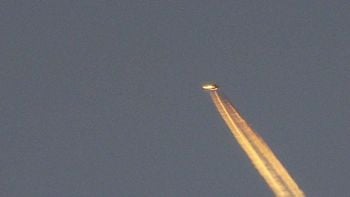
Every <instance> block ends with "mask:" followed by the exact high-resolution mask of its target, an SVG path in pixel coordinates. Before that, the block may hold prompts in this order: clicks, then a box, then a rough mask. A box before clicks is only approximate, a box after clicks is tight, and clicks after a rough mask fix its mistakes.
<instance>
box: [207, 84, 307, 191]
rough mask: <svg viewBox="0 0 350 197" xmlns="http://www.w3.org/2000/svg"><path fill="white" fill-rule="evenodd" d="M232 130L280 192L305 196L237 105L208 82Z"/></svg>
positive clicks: (268, 181) (254, 163) (261, 172)
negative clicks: (237, 108)
mask: <svg viewBox="0 0 350 197" xmlns="http://www.w3.org/2000/svg"><path fill="white" fill-rule="evenodd" d="M203 89H205V90H208V91H209V93H210V96H211V98H212V100H213V102H214V104H215V106H216V108H217V109H218V111H219V113H220V115H221V117H222V118H223V119H224V120H225V122H226V124H227V126H228V127H229V128H230V130H231V132H232V134H233V135H234V137H235V138H236V139H237V141H238V143H239V144H240V145H241V147H242V149H243V150H244V151H245V152H246V154H247V155H248V157H249V159H250V160H251V161H252V163H253V165H254V166H255V168H256V169H257V170H258V172H259V173H260V175H261V176H262V177H263V178H264V179H265V181H266V182H267V184H268V185H269V187H270V188H271V190H272V191H273V192H274V193H275V195H276V196H278V197H280V196H284V197H286V196H296V197H303V196H304V193H303V191H302V190H301V189H300V188H299V187H298V185H297V184H296V182H295V181H294V180H293V178H292V177H291V176H290V175H289V173H288V172H287V170H286V169H285V168H284V167H283V165H282V164H281V162H280V161H279V160H278V159H277V157H276V156H275V154H274V153H273V152H272V151H271V149H270V148H269V146H268V145H267V144H266V143H265V141H264V140H263V139H262V138H261V137H260V136H259V135H258V134H257V133H255V132H254V130H253V129H252V128H251V127H250V126H249V124H248V123H247V122H246V121H245V120H244V119H243V117H242V116H241V115H240V114H239V112H238V111H237V110H236V109H235V107H234V106H233V105H232V104H231V103H230V102H229V101H228V100H227V99H225V98H224V97H223V96H222V95H220V94H219V93H218V91H217V90H218V86H217V85H215V84H208V85H204V86H203Z"/></svg>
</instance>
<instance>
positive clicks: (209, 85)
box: [202, 83, 219, 91]
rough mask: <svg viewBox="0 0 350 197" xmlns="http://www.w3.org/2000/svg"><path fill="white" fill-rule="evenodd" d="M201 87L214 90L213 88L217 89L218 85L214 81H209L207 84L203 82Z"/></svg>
mask: <svg viewBox="0 0 350 197" xmlns="http://www.w3.org/2000/svg"><path fill="white" fill-rule="evenodd" d="M202 88H203V89H204V90H209V91H215V90H217V89H219V86H218V85H216V84H215V83H209V84H204V85H203V86H202Z"/></svg>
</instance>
